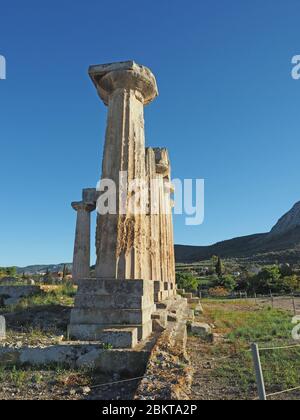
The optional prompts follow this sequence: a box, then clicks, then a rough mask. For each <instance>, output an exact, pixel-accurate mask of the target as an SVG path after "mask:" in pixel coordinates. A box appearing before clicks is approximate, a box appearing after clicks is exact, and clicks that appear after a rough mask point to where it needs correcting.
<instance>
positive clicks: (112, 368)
mask: <svg viewBox="0 0 300 420" xmlns="http://www.w3.org/2000/svg"><path fill="white" fill-rule="evenodd" d="M150 350H151V348H148V347H145V348H141V349H138V350H137V351H135V350H132V349H125V350H118V349H110V350H105V349H103V347H102V346H100V345H96V344H86V343H82V344H62V345H56V346H49V347H45V348H42V347H24V348H13V347H8V346H6V347H0V366H23V365H25V366H26V365H32V366H47V365H51V366H53V365H54V364H58V365H66V366H70V367H72V368H89V369H97V370H98V371H99V372H101V373H105V374H113V373H114V374H115V373H117V374H119V375H121V376H125V377H126V376H127V377H128V376H129V377H135V376H141V375H143V374H144V372H145V368H146V365H147V361H148V358H149V355H150Z"/></svg>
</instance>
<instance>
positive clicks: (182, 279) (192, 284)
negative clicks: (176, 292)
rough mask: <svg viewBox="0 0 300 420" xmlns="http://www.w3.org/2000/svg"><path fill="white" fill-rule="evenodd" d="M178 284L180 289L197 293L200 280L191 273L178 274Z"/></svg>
mask: <svg viewBox="0 0 300 420" xmlns="http://www.w3.org/2000/svg"><path fill="white" fill-rule="evenodd" d="M176 283H177V287H178V289H184V290H185V291H187V292H191V293H193V292H196V291H197V289H198V280H197V279H196V277H194V276H193V275H192V274H190V273H176Z"/></svg>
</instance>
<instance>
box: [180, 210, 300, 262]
mask: <svg viewBox="0 0 300 420" xmlns="http://www.w3.org/2000/svg"><path fill="white" fill-rule="evenodd" d="M175 254H176V261H177V262H181V263H192V262H197V261H201V260H204V259H209V258H211V257H212V256H213V255H218V256H220V257H222V258H238V259H245V260H249V261H255V262H261V263H270V264H271V263H275V262H277V261H278V262H289V263H300V202H299V203H297V204H295V205H294V207H293V208H292V209H291V210H290V211H289V212H288V213H286V214H285V215H284V216H283V217H281V218H280V219H279V221H278V222H277V224H276V225H275V226H274V227H273V228H272V230H271V232H269V233H260V234H256V235H250V236H242V237H240V238H234V239H230V240H227V241H223V242H218V243H216V244H214V245H211V246H185V245H175Z"/></svg>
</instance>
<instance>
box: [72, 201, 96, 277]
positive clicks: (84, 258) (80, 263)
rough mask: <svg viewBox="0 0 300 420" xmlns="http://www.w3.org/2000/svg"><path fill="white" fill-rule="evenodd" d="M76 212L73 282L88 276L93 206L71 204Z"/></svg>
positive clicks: (78, 203)
mask: <svg viewBox="0 0 300 420" xmlns="http://www.w3.org/2000/svg"><path fill="white" fill-rule="evenodd" d="M72 207H73V209H74V210H76V212H77V221H76V233H75V245H74V254H73V270H72V276H73V280H74V281H75V282H76V281H77V280H79V279H83V278H87V277H89V276H90V258H91V256H90V241H91V211H93V210H94V209H95V205H92V204H86V203H83V202H76V203H72Z"/></svg>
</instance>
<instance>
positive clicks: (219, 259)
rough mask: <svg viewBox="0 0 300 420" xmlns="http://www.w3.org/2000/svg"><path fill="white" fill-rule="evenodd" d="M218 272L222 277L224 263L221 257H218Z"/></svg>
mask: <svg viewBox="0 0 300 420" xmlns="http://www.w3.org/2000/svg"><path fill="white" fill-rule="evenodd" d="M216 273H217V275H218V276H219V277H222V274H223V264H222V260H221V258H220V257H218V261H217V264H216Z"/></svg>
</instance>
